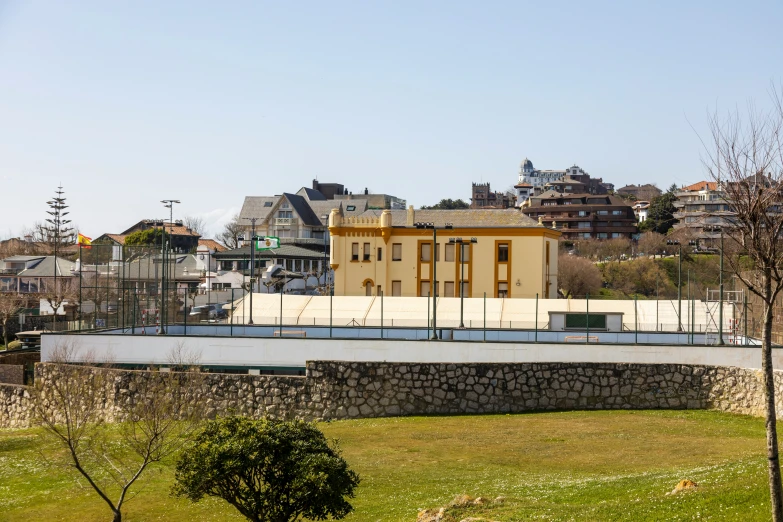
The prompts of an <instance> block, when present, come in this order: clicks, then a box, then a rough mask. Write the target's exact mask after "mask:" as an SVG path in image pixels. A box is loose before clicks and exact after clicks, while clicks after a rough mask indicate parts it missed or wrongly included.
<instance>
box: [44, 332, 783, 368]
mask: <svg viewBox="0 0 783 522" xmlns="http://www.w3.org/2000/svg"><path fill="white" fill-rule="evenodd" d="M61 342H72V343H73V345H74V347H75V348H76V349H77V352H78V353H81V354H88V353H90V354H91V357H92V360H93V361H102V360H104V361H111V362H115V363H126V364H165V363H166V362H167V354H168V353H169V352H170V350H171V349H172V348H174V347H175V346H177V345H178V344H179V343H184V346H185V347H186V348H187V349H188V350H190V352H191V353H200V354H201V364H205V365H226V366H251V367H258V366H287V367H292V366H293V367H303V366H304V365H305V362H306V361H314V360H340V361H389V362H421V363H439V362H452V363H471V362H473V363H482V362H485V363H489V362H601V363H652V364H658V363H665V364H696V365H711V366H738V367H741V368H760V367H761V350H760V348H758V347H738V346H731V347H723V348H720V347H715V346H687V345H677V346H661V345H658V346H649V345H606V344H602V345H586V344H548V343H547V344H544V343H541V344H516V343H490V342H488V343H482V342H462V341H400V340H380V339H363V340H353V339H318V340H314V339H291V338H283V339H275V338H258V337H196V336H188V337H184V336H169V335H166V336H130V335H127V336H126V335H99V334H85V335H62V334H48V333H47V334H44V335H42V336H41V360H42V361H44V362H46V361H50V360H51V354H52V350H53V349H54V347H55V346H57V345H58V343H61ZM773 359H774V364H775V366H776V367H778V368H780V367H783V366H782V365H783V350H773Z"/></svg>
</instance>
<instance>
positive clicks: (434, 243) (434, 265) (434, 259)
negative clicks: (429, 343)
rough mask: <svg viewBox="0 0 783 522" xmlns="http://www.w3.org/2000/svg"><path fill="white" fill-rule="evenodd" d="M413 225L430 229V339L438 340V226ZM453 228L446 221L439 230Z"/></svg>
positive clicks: (431, 224)
mask: <svg viewBox="0 0 783 522" xmlns="http://www.w3.org/2000/svg"><path fill="white" fill-rule="evenodd" d="M413 226H415V227H416V228H423V229H432V252H431V255H430V258H431V263H432V284H431V285H430V286H431V287H432V337H431V339H432V340H435V341H436V340H438V330H437V326H438V320H437V317H438V314H437V310H438V263H437V258H438V228H437V227H436V226H435V223H414V224H413ZM452 228H454V227H453V226H452V224H451V223H446V225H445V226H443V227H441V230H451V229H452Z"/></svg>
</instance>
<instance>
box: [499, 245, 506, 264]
mask: <svg viewBox="0 0 783 522" xmlns="http://www.w3.org/2000/svg"><path fill="white" fill-rule="evenodd" d="M498 263H508V243H498Z"/></svg>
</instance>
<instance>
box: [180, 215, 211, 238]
mask: <svg viewBox="0 0 783 522" xmlns="http://www.w3.org/2000/svg"><path fill="white" fill-rule="evenodd" d="M182 222H183V224H184V225H185V226H186V227H187V228H189V229H190V230H192V231H193V232H195V233H196V234H198V235H200V236H203V235H204V234H205V233H206V231H207V225H206V223H204V219H203V218H201V217H199V216H185V219H183V220H182Z"/></svg>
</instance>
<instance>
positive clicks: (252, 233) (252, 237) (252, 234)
mask: <svg viewBox="0 0 783 522" xmlns="http://www.w3.org/2000/svg"><path fill="white" fill-rule="evenodd" d="M244 219H247V220H248V221H250V320H249V321H248V322H247V324H253V290H254V289H255V286H256V244H255V241H256V220H257V219H258V218H254V217H252V218H244ZM281 292H282V290H281Z"/></svg>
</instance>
